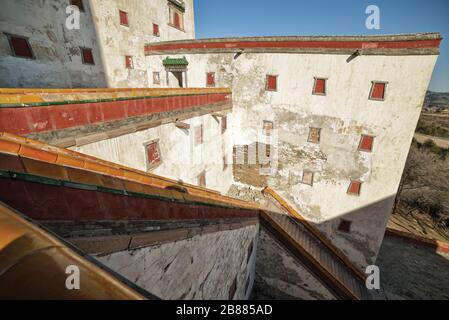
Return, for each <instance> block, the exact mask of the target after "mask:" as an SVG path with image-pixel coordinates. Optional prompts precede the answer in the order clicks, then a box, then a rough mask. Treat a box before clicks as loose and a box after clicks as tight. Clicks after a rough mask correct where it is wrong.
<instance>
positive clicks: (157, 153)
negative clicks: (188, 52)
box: [145, 140, 162, 170]
mask: <svg viewBox="0 0 449 320" xmlns="http://www.w3.org/2000/svg"><path fill="white" fill-rule="evenodd" d="M145 156H146V159H147V170H151V169H154V168H156V167H158V166H159V165H160V164H161V163H162V157H161V149H160V147H159V140H154V141H150V142H149V143H147V144H146V145H145Z"/></svg>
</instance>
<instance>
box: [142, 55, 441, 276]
mask: <svg viewBox="0 0 449 320" xmlns="http://www.w3.org/2000/svg"><path fill="white" fill-rule="evenodd" d="M164 57H165V56H148V57H147V64H148V66H149V67H150V70H151V68H160V66H161V65H162V62H161V61H162V59H163V58H164ZM233 57H234V54H232V53H223V54H190V55H186V58H187V60H188V61H189V67H188V78H189V86H191V87H204V86H205V79H206V76H205V73H206V72H216V82H217V86H220V87H222V86H224V87H226V86H229V87H231V88H232V91H233V99H234V101H233V104H234V110H233V113H232V116H231V117H230V120H231V123H232V130H233V136H234V141H233V142H234V144H249V143H251V142H254V141H256V140H257V133H258V132H257V130H260V129H261V128H262V123H263V120H269V121H273V122H274V126H275V129H276V130H277V135H278V139H277V141H278V150H279V167H278V170H277V172H276V173H275V174H274V175H273V176H271V177H270V179H269V184H270V185H271V186H272V187H273V188H274V189H275V190H276V191H279V192H280V193H281V194H282V195H283V196H284V197H286V198H287V199H288V200H290V201H291V202H292V203H293V204H294V205H295V206H296V208H298V209H299V210H300V211H301V212H302V213H303V214H304V215H305V216H306V218H307V219H309V220H311V221H313V222H315V223H316V224H317V226H318V227H319V228H320V229H321V230H322V231H323V232H325V233H326V234H327V236H328V237H329V238H331V239H332V240H333V241H334V242H335V243H336V244H337V245H338V246H339V247H340V248H341V249H342V250H343V251H344V252H346V253H347V254H348V256H349V257H351V259H352V260H353V261H355V262H356V263H357V264H359V265H360V266H361V267H362V266H365V265H366V264H371V263H373V262H374V260H375V258H376V255H377V252H378V250H379V248H380V244H381V242H382V239H383V234H384V229H385V225H386V222H387V220H388V217H389V215H390V211H391V208H392V204H393V200H394V197H395V194H396V191H397V188H398V185H399V181H400V178H401V175H402V171H403V168H404V165H405V160H406V157H407V154H408V150H409V147H410V143H411V140H412V137H413V132H414V129H415V127H416V123H417V120H418V117H419V114H420V111H421V106H422V102H423V100H424V95H425V92H426V89H427V86H428V84H429V81H430V78H431V74H432V71H433V67H434V65H435V62H436V59H437V56H431V55H422V56H380V55H379V56H375V55H374V56H373V55H371V56H363V55H362V56H360V57H357V58H356V59H354V60H352V61H351V62H349V63H348V62H346V59H347V58H348V56H346V55H335V54H272V53H269V54H268V53H267V54H264V53H243V54H242V55H241V56H240V57H238V58H237V59H233ZM266 74H275V75H279V77H278V91H277V92H266V91H265V79H266ZM314 77H325V78H328V82H327V95H326V96H316V95H312V88H313V83H314V82H313V78H314ZM371 81H388V86H387V90H386V99H385V101H371V100H368V95H369V92H370V88H371ZM162 83H164V82H162ZM309 127H318V128H322V131H321V143H320V144H319V145H315V144H311V143H308V142H307V138H308V132H309ZM361 134H369V135H374V136H375V137H376V138H375V141H374V149H373V152H372V153H363V152H359V151H358V150H357V148H358V144H359V141H360V137H361ZM304 169H307V170H312V171H315V180H314V185H313V187H311V186H308V185H304V184H301V178H302V172H303V170H304ZM350 179H360V180H361V181H363V185H362V191H361V195H360V197H355V196H350V195H347V193H346V192H347V189H348V186H349V182H350ZM236 180H238V179H236ZM340 218H345V219H348V220H352V221H353V225H352V230H351V233H350V234H344V233H341V232H338V231H337V227H338V224H339V221H340V220H339V219H340Z"/></svg>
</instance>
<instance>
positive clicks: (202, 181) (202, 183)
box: [197, 171, 206, 188]
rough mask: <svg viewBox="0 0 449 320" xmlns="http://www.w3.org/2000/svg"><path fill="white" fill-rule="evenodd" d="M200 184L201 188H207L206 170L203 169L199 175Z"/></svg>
mask: <svg viewBox="0 0 449 320" xmlns="http://www.w3.org/2000/svg"><path fill="white" fill-rule="evenodd" d="M197 179H198V186H200V187H201V188H206V171H203V172H201V173H200V175H199V176H198V178H197Z"/></svg>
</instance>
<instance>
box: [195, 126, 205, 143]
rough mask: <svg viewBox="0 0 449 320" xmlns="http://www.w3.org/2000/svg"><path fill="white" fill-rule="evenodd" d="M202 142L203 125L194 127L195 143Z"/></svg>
mask: <svg viewBox="0 0 449 320" xmlns="http://www.w3.org/2000/svg"><path fill="white" fill-rule="evenodd" d="M202 143H203V125H200V126H197V127H195V145H200V144H202Z"/></svg>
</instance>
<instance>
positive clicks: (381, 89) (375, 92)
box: [369, 81, 387, 101]
mask: <svg viewBox="0 0 449 320" xmlns="http://www.w3.org/2000/svg"><path fill="white" fill-rule="evenodd" d="M386 88H387V83H386V82H377V81H373V82H372V85H371V91H370V93H369V99H370V100H377V101H383V100H385V90H386Z"/></svg>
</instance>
